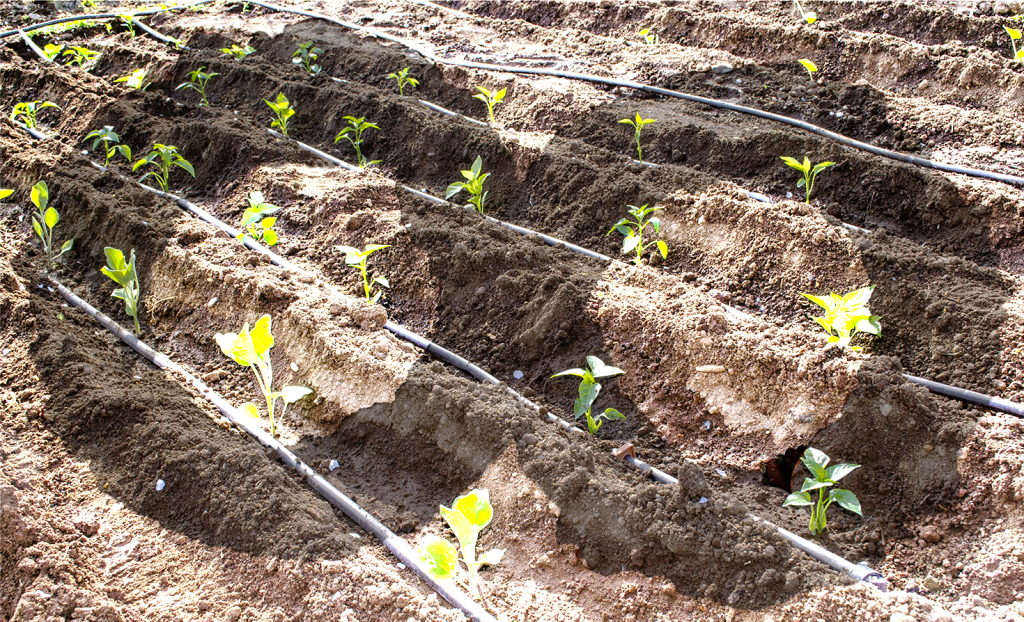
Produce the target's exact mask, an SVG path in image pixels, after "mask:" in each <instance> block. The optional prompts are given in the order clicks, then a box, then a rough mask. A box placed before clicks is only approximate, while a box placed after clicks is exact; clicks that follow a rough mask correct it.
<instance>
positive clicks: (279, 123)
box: [263, 93, 295, 136]
mask: <svg viewBox="0 0 1024 622" xmlns="http://www.w3.org/2000/svg"><path fill="white" fill-rule="evenodd" d="M263 101H264V102H266V104H267V105H268V106H270V109H271V110H273V111H274V116H276V117H277V118H276V119H275V120H274V121H272V122H271V123H270V127H276V128H279V129H280V130H281V133H282V134H284V135H285V136H287V135H288V119H290V118H291V117H292V115H294V114H295V109H294V108H292V105H291V103H290V102H289V101H288V98H287V97H285V95H284V93H278V94H277V103H274V102H270V101H267V100H265V99H264V100H263Z"/></svg>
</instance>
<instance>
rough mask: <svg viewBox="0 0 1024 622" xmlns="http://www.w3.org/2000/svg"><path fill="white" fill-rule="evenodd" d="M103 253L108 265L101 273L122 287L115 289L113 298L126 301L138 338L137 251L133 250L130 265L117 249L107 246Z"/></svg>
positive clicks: (101, 269)
mask: <svg viewBox="0 0 1024 622" xmlns="http://www.w3.org/2000/svg"><path fill="white" fill-rule="evenodd" d="M103 253H104V254H105V255H106V256H107V265H106V266H104V267H103V268H100V272H102V273H103V274H105V275H107V276H109V277H110V278H111V280H113V281H114V282H115V283H117V284H118V285H120V286H121V287H119V288H117V289H115V290H114V293H112V294H111V296H112V297H114V298H117V299H118V300H123V301H124V312H125V313H127V314H128V315H129V316H130V317H131V318H132V319H133V320H135V336H136V337H138V336H139V333H140V328H139V273H138V272H137V271H136V270H135V265H136V264H135V249H134V248H133V249H132V252H131V255H130V256H129V259H128V263H125V262H124V253H122V252H121V251H120V250H118V249H116V248H113V247H111V246H107V247H106V248H104V249H103Z"/></svg>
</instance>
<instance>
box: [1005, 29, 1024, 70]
mask: <svg viewBox="0 0 1024 622" xmlns="http://www.w3.org/2000/svg"><path fill="white" fill-rule="evenodd" d="M1003 30H1005V31H1006V34H1008V35H1010V45H1012V46H1013V60H1015V61H1017V62H1022V63H1024V49H1020V50H1018V49H1017V41H1018V40H1019V39H1020V31H1019V30H1017V29H1016V28H1007V27H1006V26H1003Z"/></svg>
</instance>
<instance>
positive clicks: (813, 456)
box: [782, 447, 864, 536]
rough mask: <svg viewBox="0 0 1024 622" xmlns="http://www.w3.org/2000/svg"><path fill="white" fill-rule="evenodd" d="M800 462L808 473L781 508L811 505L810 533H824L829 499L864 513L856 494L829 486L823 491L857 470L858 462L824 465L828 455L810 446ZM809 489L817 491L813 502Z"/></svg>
mask: <svg viewBox="0 0 1024 622" xmlns="http://www.w3.org/2000/svg"><path fill="white" fill-rule="evenodd" d="M801 461H802V462H803V463H804V466H805V467H807V471H808V472H809V473H810V474H811V476H810V477H808V478H807V479H805V480H804V483H803V485H802V486H801V487H800V491H799V492H794V493H793V494H791V495H789V496H788V497H786V501H785V502H784V503H783V504H782V507H786V506H787V505H793V506H803V505H809V506H811V522H810V531H811V535H812V536H817V535H819V534H822V533H825V529H827V528H828V523H827V522H826V520H825V512H827V511H828V506H830V505H832V502H833V501H835V502H837V503H839V505H840V507H843V508H846V509H847V510H849V511H851V512H853V513H854V514H857V515H859V516H864V514H863V513H862V512H861V509H860V501H859V500H858V499H857V495H855V494H853V493H852V492H850V491H849V490H844V489H842V488H832V489H831V490H829V491H828V495H826V494H825V489H826V488H831V487H832V486H834V485H836V484H837V483H839V480H841V479H843V478H844V477H846V476H847V475H849V474H850V473H852V472H853V471H854V470H855V469H859V468H860V465H859V464H834V465H832V466H828V461H829V457H828V456H826V455H825V454H824V452H821V451H818V450H817V449H815V448H813V447H808V448H807V451H805V452H804V455H803V458H801ZM813 490H817V491H818V501H817V503H815V502H814V501H811V491H813Z"/></svg>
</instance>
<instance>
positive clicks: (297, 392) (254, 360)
mask: <svg viewBox="0 0 1024 622" xmlns="http://www.w3.org/2000/svg"><path fill="white" fill-rule="evenodd" d="M270 323H271V322H270V316H269V315H264V316H263V317H261V318H260V319H258V320H256V324H255V325H254V326H253V327H252V330H251V331H250V330H249V323H248V322H246V323H245V324H243V325H242V331H241V332H240V333H217V334H216V335H214V336H213V338H214V340H215V341H216V342H217V345H219V346H220V351H221V352H223V353H224V356H226V357H228V358H229V359H231V360H233V361H234V362H236V363H238V364H239V365H241V366H242V367H248V368H249V369H251V370H252V373H253V374H254V375H255V376H256V383H257V384H258V385H259V386H260V391H262V392H263V397H264V399H266V402H267V412H268V413H269V416H270V433H271V434H272V435H275V434H277V424H276V422H275V420H274V409H275V408H276V406H277V400H278V399H283V400H284V408H283V409H282V411H281V420H282V421H283V420H284V415H285V411H287V409H288V404H294V403H295V402H297V401H299V400H300V399H302V398H303V397H305V396H307V395H309V394H310V393H312V392H313V390H312V389H308V388H306V387H300V386H287V387H284V388H283V389H281V390H280V391H274V366H273V363H272V362H271V360H270V348H272V347H274V335H273V334H271V332H270ZM241 410H242V412H244V413H246V414H249V415H253V416H255V417H256V418H257V419H259V410H258V409H257V408H256V405H255V404H253V403H252V402H247V403H246V404H243V405H242V408H241Z"/></svg>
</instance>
